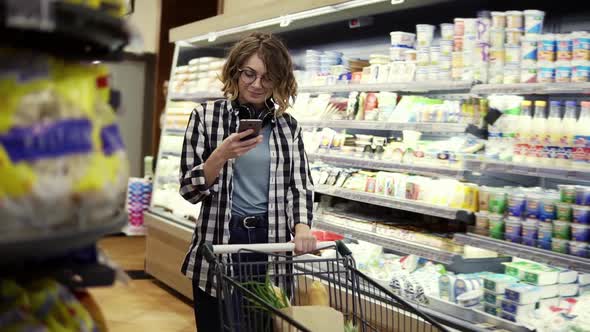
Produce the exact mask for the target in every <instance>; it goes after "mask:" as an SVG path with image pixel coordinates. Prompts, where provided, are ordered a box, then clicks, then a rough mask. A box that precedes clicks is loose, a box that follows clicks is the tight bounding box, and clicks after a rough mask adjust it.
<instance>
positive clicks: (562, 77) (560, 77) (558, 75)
mask: <svg viewBox="0 0 590 332" xmlns="http://www.w3.org/2000/svg"><path fill="white" fill-rule="evenodd" d="M571 80H572V65H571V63H570V62H569V61H557V62H555V82H557V83H568V82H571Z"/></svg>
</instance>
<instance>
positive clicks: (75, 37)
mask: <svg viewBox="0 0 590 332" xmlns="http://www.w3.org/2000/svg"><path fill="white" fill-rule="evenodd" d="M0 17H2V20H0V31H1V33H2V36H3V37H2V41H1V42H0V44H2V45H3V46H7V47H17V48H26V49H31V48H34V49H36V50H39V51H42V52H48V53H51V54H55V55H58V56H61V57H65V58H75V59H85V60H97V59H109V60H114V59H118V58H120V57H121V56H122V55H123V49H124V48H125V46H126V45H127V44H128V43H129V41H130V39H131V33H130V29H129V27H128V26H127V23H126V22H125V20H123V19H122V18H119V17H114V16H112V15H110V14H108V13H106V12H104V11H101V10H96V9H92V8H89V7H86V6H81V5H75V4H69V3H65V2H62V1H46V0H34V1H8V0H0Z"/></svg>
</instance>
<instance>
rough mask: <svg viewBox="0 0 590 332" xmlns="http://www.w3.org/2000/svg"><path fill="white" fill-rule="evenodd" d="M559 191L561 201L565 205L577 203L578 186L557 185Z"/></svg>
mask: <svg viewBox="0 0 590 332" xmlns="http://www.w3.org/2000/svg"><path fill="white" fill-rule="evenodd" d="M557 188H558V189H559V195H560V200H561V202H563V203H570V204H573V203H575V202H576V186H574V185H567V184H559V185H557Z"/></svg>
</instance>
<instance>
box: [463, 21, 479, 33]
mask: <svg viewBox="0 0 590 332" xmlns="http://www.w3.org/2000/svg"><path fill="white" fill-rule="evenodd" d="M476 34H477V19H475V18H465V19H463V35H474V36H475V35H476Z"/></svg>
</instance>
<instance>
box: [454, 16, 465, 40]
mask: <svg viewBox="0 0 590 332" xmlns="http://www.w3.org/2000/svg"><path fill="white" fill-rule="evenodd" d="M453 22H455V24H454V27H455V32H454V36H455V37H457V36H463V35H464V34H465V19H464V18H460V17H456V18H455V19H454V20H453Z"/></svg>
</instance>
